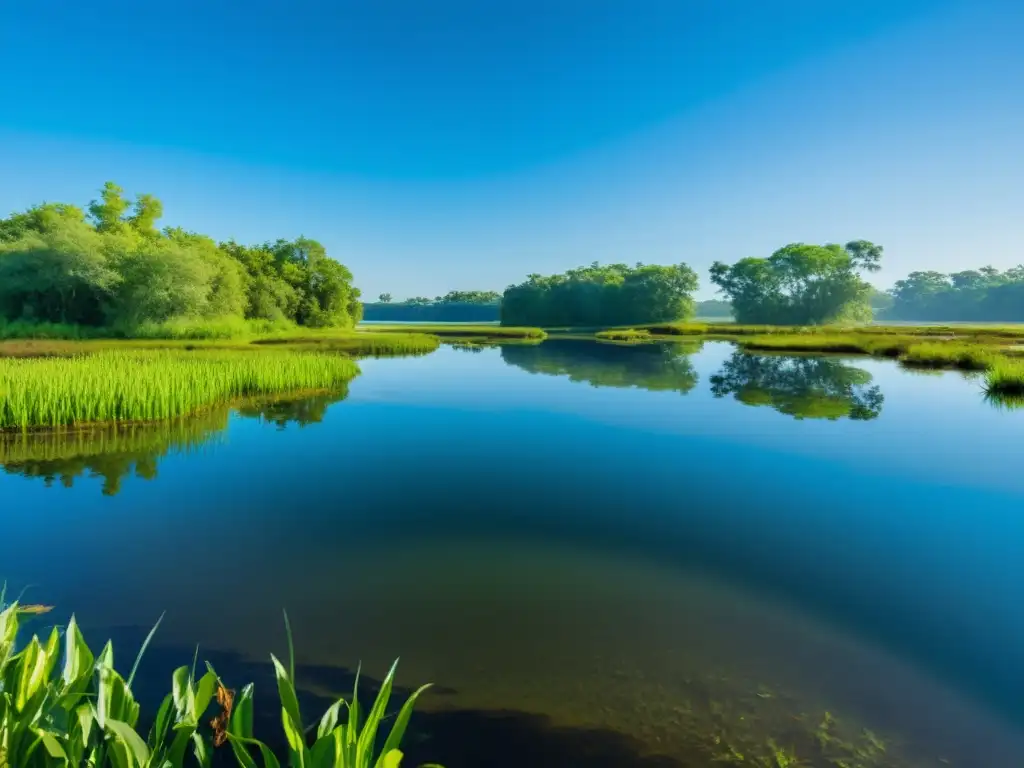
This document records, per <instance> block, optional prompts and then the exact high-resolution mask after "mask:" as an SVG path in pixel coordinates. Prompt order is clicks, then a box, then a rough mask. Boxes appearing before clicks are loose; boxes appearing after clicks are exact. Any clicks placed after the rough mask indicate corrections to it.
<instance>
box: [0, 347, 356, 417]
mask: <svg viewBox="0 0 1024 768" xmlns="http://www.w3.org/2000/svg"><path fill="white" fill-rule="evenodd" d="M358 372H359V369H358V367H357V366H356V364H355V363H354V362H353V361H351V360H349V359H347V358H345V357H342V356H340V355H329V354H317V353H294V352H277V351H262V352H255V351H254V352H219V351H195V352H185V351H171V350H148V351H133V352H125V351H107V352H97V353H96V354H92V355H79V356H76V357H70V358H0V429H11V428H19V429H29V428H34V427H64V426H69V425H76V424H83V423H93V422H123V421H154V420H163V419H173V418H175V417H179V416H187V415H189V414H192V413H196V412H197V411H200V410H203V409H204V408H207V407H209V406H211V405H214V404H216V403H220V402H226V401H230V400H233V399H235V398H239V397H246V396H251V395H262V394H270V393H275V392H285V391H297V390H325V389H330V388H332V387H337V386H341V385H343V384H344V383H345V382H347V381H349V380H350V379H352V378H354V377H355V376H356V375H357V374H358Z"/></svg>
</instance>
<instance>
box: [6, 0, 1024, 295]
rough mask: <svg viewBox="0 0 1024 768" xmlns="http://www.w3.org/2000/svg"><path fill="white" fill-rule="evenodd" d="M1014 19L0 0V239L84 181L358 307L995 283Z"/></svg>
mask: <svg viewBox="0 0 1024 768" xmlns="http://www.w3.org/2000/svg"><path fill="white" fill-rule="evenodd" d="M1022 40H1024V3H1022V2H1019V0H1017V1H1014V0H1004V1H1002V2H995V1H989V0H974V1H969V0H964V1H958V0H858V1H857V2H849V0H844V1H842V2H839V1H837V0H778V1H775V2H765V1H764V0H699V1H697V0H693V1H690V2H688V1H687V0H517V1H516V2H499V1H498V0H372V1H371V0H359V1H358V2H355V1H349V0H333V1H329V0H292V1H291V2H288V3H283V2H278V0H249V1H248V2H245V3H243V2H239V1H238V0H234V1H233V2H227V1H225V0H181V1H180V2H176V3H174V4H172V5H165V6H158V5H154V4H152V3H144V2H128V0H121V1H119V2H114V1H113V0H98V1H97V2H93V3H85V2H82V3H76V2H55V1H54V0H34V1H33V0H10V1H9V2H6V3H2V4H0V71H3V72H4V86H3V91H2V95H0V213H6V212H7V211H10V210H15V209H22V208H24V207H26V206H28V205H30V204H32V203H36V202H40V201H43V200H60V201H68V202H77V203H80V204H84V203H85V202H87V201H88V200H89V199H90V198H91V197H92V196H93V195H94V192H95V190H96V188H98V187H99V185H100V184H101V183H102V182H103V181H104V180H106V179H114V180H116V181H117V182H118V183H120V184H121V185H122V186H124V187H125V188H126V189H127V190H128V191H129V192H130V193H135V192H142V191H148V192H152V193H154V194H156V195H157V196H158V197H160V198H161V199H162V200H163V201H164V206H165V212H166V215H165V220H164V223H168V224H176V225H182V226H184V227H187V228H190V229H195V230H199V231H202V232H207V233H209V234H212V235H214V236H216V237H219V238H228V237H234V238H236V239H239V240H242V241H262V240H265V239H273V238H277V237H294V236H297V235H299V234H305V235H307V236H310V237H315V238H317V239H319V240H321V241H322V242H323V243H324V244H325V245H326V246H327V247H328V251H329V252H330V253H331V254H332V255H333V256H334V257H335V258H338V259H339V260H340V261H342V262H344V263H345V264H347V265H348V266H349V267H350V268H351V269H352V270H353V272H354V273H355V275H356V280H357V283H358V284H359V285H360V286H361V287H362V288H363V290H364V293H366V294H367V295H369V296H376V294H378V293H380V292H382V291H390V292H391V293H392V294H394V295H395V296H396V297H405V296H409V295H426V296H433V295H436V294H440V293H444V292H446V291H448V290H450V289H475V288H480V289H486V288H493V289H496V290H501V289H503V288H504V287H505V286H506V285H507V284H509V283H510V282H518V281H519V280H521V279H522V278H523V277H524V276H525V275H526V274H527V273H529V272H543V273H548V272H554V271H562V270H564V269H566V268H569V267H573V266H578V265H579V264H584V263H589V262H591V261H593V260H601V261H609V260H622V261H627V262H633V261H638V260H639V261H646V262H659V263H668V262H677V261H686V262H688V263H689V264H691V265H692V266H693V267H694V268H696V269H698V271H699V272H700V273H701V275H702V289H701V296H702V297H710V296H711V295H713V291H712V288H711V286H709V285H708V282H707V276H706V267H707V266H708V265H709V264H710V263H711V261H713V260H715V259H722V260H726V261H732V260H735V259H738V258H741V257H744V256H754V255H768V254H769V253H770V252H771V251H772V250H774V249H775V248H776V247H778V246H780V245H782V244H784V243H787V242H792V241H805V242H825V241H839V242H845V241H847V240H849V239H854V238H867V239H869V240H874V241H876V242H880V243H882V244H883V245H884V246H885V247H886V266H885V269H884V271H883V272H882V273H881V275H880V276H879V277H878V279H877V282H878V283H880V284H881V285H883V286H886V285H889V284H891V282H892V281H893V280H895V279H898V278H899V277H901V276H902V275H904V274H905V273H906V272H908V271H911V270H913V269H922V268H929V267H931V268H938V269H942V270H953V269H960V268H968V267H974V266H981V265H984V264H987V263H992V264H994V265H996V266H999V267H1007V266H1011V265H1014V264H1017V263H1020V262H1022V261H1024V246H1022V242H1024V43H1022V42H1021V41H1022Z"/></svg>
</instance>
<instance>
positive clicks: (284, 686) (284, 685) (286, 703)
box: [270, 654, 302, 733]
mask: <svg viewBox="0 0 1024 768" xmlns="http://www.w3.org/2000/svg"><path fill="white" fill-rule="evenodd" d="M270 660H271V661H273V662H274V674H275V675H276V677H277V693H278V696H280V697H281V707H282V708H283V709H284V711H285V713H286V714H287V715H288V717H289V718H290V719H291V721H292V724H293V725H294V726H295V729H296V730H297V731H298V732H299V733H302V717H301V716H300V715H299V700H298V698H296V696H295V688H294V687H293V686H292V681H291V679H290V678H289V677H288V672H287V671H286V670H285V668H284V667H283V666H282V665H281V662H280V661H278V660H277V657H276V656H274V655H273V654H271V656H270Z"/></svg>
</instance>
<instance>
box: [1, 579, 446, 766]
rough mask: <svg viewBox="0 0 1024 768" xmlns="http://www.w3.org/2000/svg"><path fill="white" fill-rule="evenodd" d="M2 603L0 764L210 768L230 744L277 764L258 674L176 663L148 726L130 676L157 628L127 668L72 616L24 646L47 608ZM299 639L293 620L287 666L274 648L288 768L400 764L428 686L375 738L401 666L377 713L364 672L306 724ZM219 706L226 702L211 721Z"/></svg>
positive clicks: (241, 757) (241, 756)
mask: <svg viewBox="0 0 1024 768" xmlns="http://www.w3.org/2000/svg"><path fill="white" fill-rule="evenodd" d="M0 600H2V596H0ZM0 608H2V610H0V766H4V768H49V767H50V766H65V767H66V768H68V767H74V768H78V767H79V766H90V768H183V767H184V766H186V765H189V766H191V765H199V766H204V767H207V768H208V767H209V766H210V765H211V764H212V762H213V750H214V749H216V748H217V747H219V746H221V745H224V744H229V745H230V750H231V752H232V753H233V754H234V757H235V759H236V761H237V763H238V765H239V766H241V767H242V768H255V766H256V765H257V762H256V760H255V757H254V754H258V755H259V757H260V758H261V762H262V763H263V765H264V766H265V768H280V765H281V762H280V761H279V759H278V757H277V756H276V755H275V754H274V753H273V752H271V750H270V749H269V748H268V747H267V745H266V744H264V743H263V742H261V741H257V740H256V738H255V736H254V734H253V709H254V706H253V686H252V684H249V685H246V686H245V687H244V688H242V689H241V691H240V692H239V693H238V694H237V695H236V694H235V692H234V691H233V690H231V689H229V688H228V687H227V685H226V684H225V683H224V681H222V680H221V678H220V677H219V676H218V675H217V673H216V671H215V670H214V669H213V667H211V666H210V665H209V664H207V665H206V668H207V671H206V672H205V674H203V675H202V676H201V677H200V678H199V679H196V677H195V669H194V668H193V669H191V670H190V669H189V667H179V668H178V669H176V670H175V671H174V673H173V674H172V675H171V693H169V694H167V696H166V697H165V698H164V700H163V702H162V703H161V705H160V707H159V709H158V710H157V712H156V713H155V717H153V718H152V719H153V725H152V727H151V728H150V730H149V732H148V733H145V732H143V731H141V730H140V728H139V721H140V715H141V709H142V708H141V706H140V704H139V702H138V701H137V700H136V699H135V696H134V694H133V693H132V683H133V682H134V678H135V674H136V670H137V669H138V666H139V662H140V660H141V658H142V655H143V653H144V652H145V650H146V647H147V646H148V644H149V642H150V640H151V639H152V637H153V634H154V632H155V631H156V627H154V628H153V631H152V632H150V634H149V636H148V637H147V638H146V640H145V642H144V643H143V645H142V650H141V651H140V652H139V655H138V656H137V657H136V659H135V663H134V664H133V665H132V670H131V673H130V674H129V675H128V677H127V678H125V677H124V676H123V675H122V674H121V673H120V672H119V671H117V669H116V668H115V666H114V649H113V646H112V645H111V643H109V642H108V643H107V644H106V646H104V648H103V650H102V651H101V652H100V654H99V656H94V655H93V652H92V650H91V649H90V648H89V646H88V645H86V642H85V639H84V638H83V637H82V633H81V631H80V630H79V628H78V624H77V622H76V621H75V618H74V617H72V618H71V621H70V622H69V623H68V626H67V627H66V628H65V630H64V631H63V632H60V631H58V629H56V628H54V629H53V630H52V631H51V632H50V634H49V635H48V636H47V638H46V639H45V640H41V639H40V638H39V637H38V636H33V637H32V638H31V639H30V640H29V641H28V642H27V643H24V644H23V645H19V643H18V634H19V633H18V630H19V623H20V619H21V617H22V616H25V615H29V614H33V613H39V612H41V611H45V610H48V609H46V608H44V607H43V606H20V605H19V604H18V602H17V601H15V602H14V603H12V604H11V605H9V606H6V607H4V606H2V605H0ZM286 619H287V617H286ZM157 624H158V625H159V622H157ZM292 647H293V646H292V641H291V632H290V630H289V633H288V649H289V658H288V666H287V668H286V667H285V666H284V664H282V663H281V662H280V661H278V659H277V658H275V657H274V656H271V662H272V663H273V665H274V672H275V676H276V678H277V691H278V698H279V699H280V703H281V722H282V726H283V728H284V733H285V737H286V740H287V744H288V755H287V758H286V760H285V763H284V764H285V765H287V766H290V767H291V768H320V767H321V766H323V768H398V766H399V764H400V762H401V760H402V752H401V750H400V747H401V742H402V739H403V737H404V736H405V730H406V728H407V726H408V724H409V719H410V718H411V716H412V709H413V706H414V704H415V703H416V699H417V698H418V697H419V696H420V695H421V694H422V693H423V691H425V690H426V689H427V688H428V687H429V686H423V687H422V688H420V689H419V690H417V691H416V692H414V693H413V694H412V695H411V696H410V697H409V698H408V699H407V700H406V702H405V703H404V704H403V705H402V707H401V708H400V709H399V710H398V712H397V714H395V715H394V723H393V724H392V726H391V730H390V732H389V733H388V734H387V736H386V738H384V741H383V744H380V745H379V746H378V738H377V737H378V732H382V731H383V730H384V727H383V726H384V721H385V718H386V716H387V715H388V713H387V706H388V702H389V700H390V697H391V689H392V685H393V680H394V673H395V666H392V668H391V671H390V672H388V675H387V677H386V678H385V679H384V681H383V683H382V685H381V688H380V691H379V693H378V694H377V697H376V699H375V701H374V703H373V706H372V707H371V708H370V709H369V711H367V712H365V713H363V712H362V711H361V709H360V706H359V700H358V685H359V678H358V675H357V677H356V687H355V689H354V690H353V692H352V699H351V700H350V701H346V700H345V699H339V700H338V701H337V702H335V703H334V704H333V705H332V706H331V707H330V708H329V709H328V710H327V712H325V713H324V715H323V716H322V717H321V718H320V720H319V722H314V723H311V724H307V723H306V722H305V721H303V719H302V715H301V712H300V711H299V702H298V696H297V694H296V690H295V659H294V654H293V653H292ZM396 665H397V662H396ZM211 707H213V708H215V709H216V710H217V711H216V714H215V716H214V717H213V719H212V720H209V721H207V719H206V717H207V712H208V711H209V710H211ZM314 728H315V730H314Z"/></svg>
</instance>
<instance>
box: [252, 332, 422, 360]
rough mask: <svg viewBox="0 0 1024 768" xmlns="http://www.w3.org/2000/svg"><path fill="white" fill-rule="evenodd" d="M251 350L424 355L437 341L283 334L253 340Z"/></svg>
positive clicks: (393, 336) (410, 336) (369, 335)
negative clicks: (286, 348) (285, 348)
mask: <svg viewBox="0 0 1024 768" xmlns="http://www.w3.org/2000/svg"><path fill="white" fill-rule="evenodd" d="M252 343H253V345H255V346H268V345H282V346H285V345H286V346H289V347H294V348H303V349H320V350H331V351H335V352H344V353H345V354H347V355H351V356H353V357H393V356H405V355H428V354H430V353H431V352H434V351H436V350H437V348H438V347H439V346H440V345H441V341H440V340H439V339H438V338H437V336H434V335H431V334H427V333H365V332H358V333H351V332H350V333H343V334H339V333H337V332H335V333H317V334H309V333H306V334H298V335H296V334H284V335H277V336H271V337H268V338H264V339H257V340H255V341H253V342H252Z"/></svg>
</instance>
